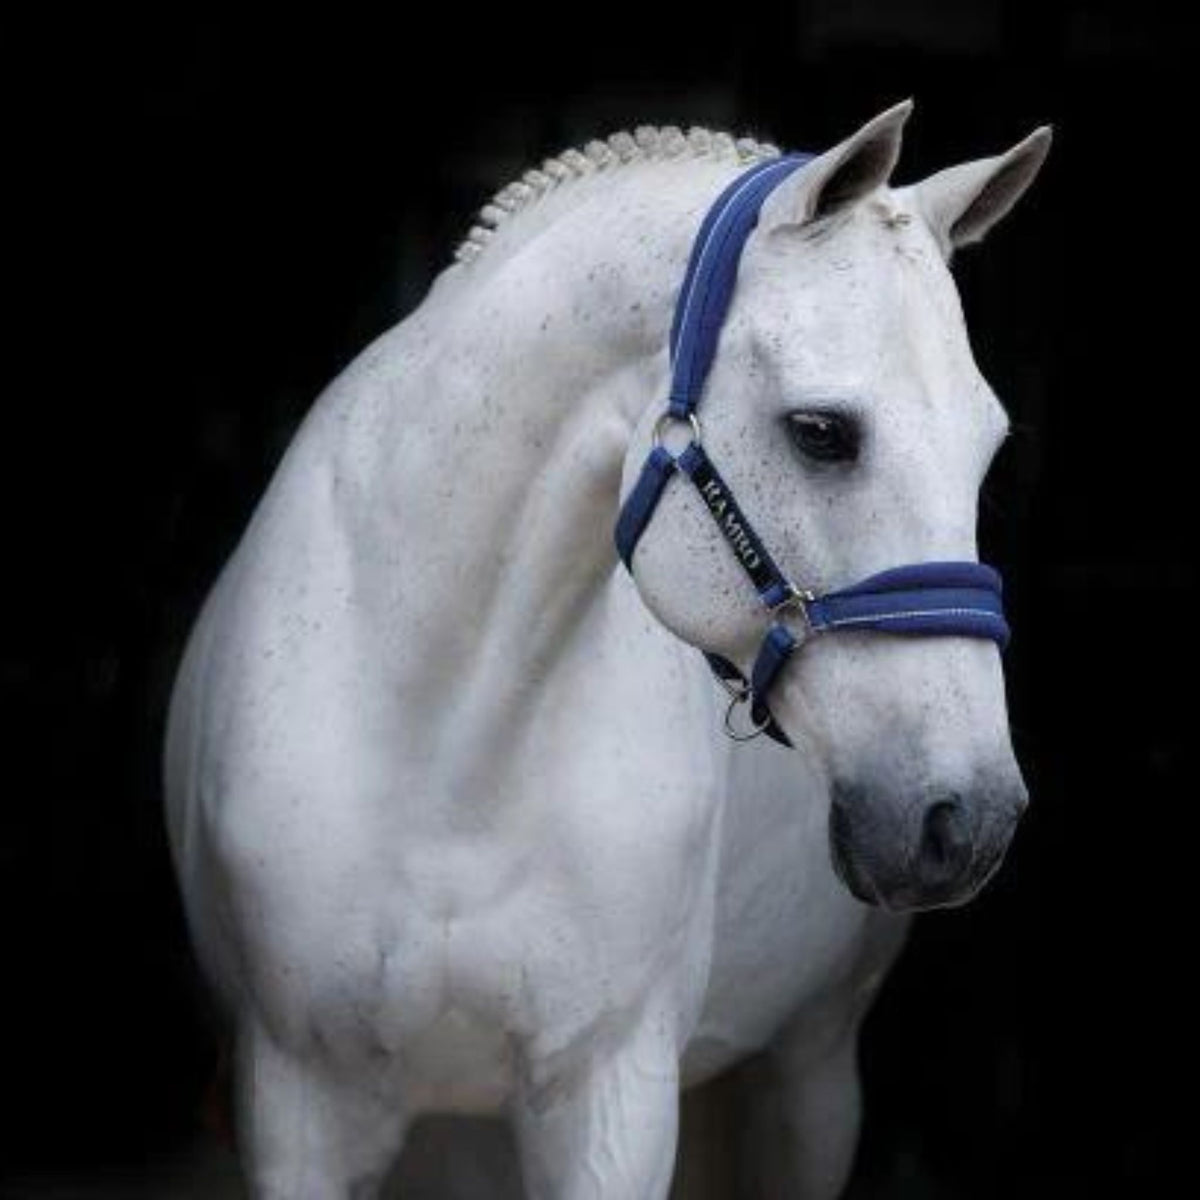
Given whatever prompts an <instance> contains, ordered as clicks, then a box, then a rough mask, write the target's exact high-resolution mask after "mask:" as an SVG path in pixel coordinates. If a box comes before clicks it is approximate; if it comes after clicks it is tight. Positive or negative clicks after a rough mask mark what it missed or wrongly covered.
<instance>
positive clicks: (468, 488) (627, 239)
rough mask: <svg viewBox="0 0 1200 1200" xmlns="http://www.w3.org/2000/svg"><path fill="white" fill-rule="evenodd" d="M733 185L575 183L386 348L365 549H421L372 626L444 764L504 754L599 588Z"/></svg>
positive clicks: (703, 175) (703, 169)
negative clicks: (711, 211) (677, 319)
mask: <svg viewBox="0 0 1200 1200" xmlns="http://www.w3.org/2000/svg"><path fill="white" fill-rule="evenodd" d="M735 170H736V165H735V164H732V163H728V162H726V163H712V162H694V163H689V164H677V165H673V164H645V165H642V166H640V167H638V168H627V169H625V170H623V171H622V172H619V173H618V174H617V175H614V176H613V177H612V178H611V179H604V178H603V177H597V178H595V179H594V180H589V181H585V182H582V183H580V184H577V185H575V186H576V188H577V189H578V192H579V195H578V196H575V197H563V198H561V199H559V200H558V202H557V203H551V202H548V201H544V202H543V204H544V206H545V207H544V211H541V212H536V213H535V212H530V213H526V214H522V218H521V220H520V221H519V222H514V224H513V227H512V228H511V229H507V230H506V229H502V230H500V231H498V233H497V236H496V238H495V240H494V241H493V244H492V245H491V246H489V248H488V250H487V252H486V253H485V254H484V255H482V256H481V257H480V258H479V259H478V260H477V261H476V262H475V263H473V264H470V265H469V266H466V267H455V268H451V270H450V271H448V272H446V274H445V275H443V277H442V278H441V279H440V280H439V282H438V284H437V286H436V287H435V289H434V290H433V292H432V293H431V295H430V297H429V299H428V300H427V301H426V302H425V304H424V305H423V306H422V308H421V309H420V310H418V312H417V313H416V314H414V317H413V318H412V319H411V320H410V322H407V323H406V325H405V326H402V327H401V330H400V331H398V332H399V361H398V363H397V365H396V374H397V375H398V376H399V379H398V382H397V383H396V384H395V390H396V392H397V396H398V397H399V398H398V399H394V400H392V401H391V402H390V403H389V404H388V406H387V408H386V415H385V418H384V426H385V427H384V428H382V429H380V428H379V427H378V426H376V427H375V428H372V429H371V431H370V434H369V439H368V440H370V441H371V442H372V443H373V445H374V446H375V447H377V448H378V450H379V457H378V460H377V462H378V465H377V470H376V471H375V472H374V473H373V477H372V486H371V489H370V494H368V495H367V496H366V497H365V510H366V511H368V512H370V513H372V514H374V518H373V519H374V520H375V521H376V527H375V529H374V530H373V531H371V532H370V533H369V534H368V535H366V536H367V537H368V538H391V539H393V540H395V537H396V532H395V528H394V526H395V525H396V524H398V525H399V526H400V528H401V529H402V530H405V531H409V532H410V533H411V532H412V531H414V530H416V531H420V535H419V538H418V540H419V541H420V543H421V553H420V554H419V555H418V556H416V557H414V556H412V555H402V556H401V557H400V558H399V559H398V561H397V562H396V564H395V565H396V567H397V568H398V569H397V570H396V571H394V572H393V575H392V577H391V578H390V579H388V580H387V582H386V585H385V588H384V590H385V592H386V594H387V598H386V600H385V601H384V602H383V605H382V608H381V612H382V613H384V614H386V616H385V619H386V620H389V621H391V622H392V624H393V625H395V624H396V623H397V618H396V617H395V614H400V617H399V619H398V623H399V625H400V626H401V628H400V629H399V630H398V631H395V630H393V631H392V632H393V633H394V634H395V636H397V637H398V638H399V639H400V640H399V642H398V643H397V653H396V655H395V669H396V671H397V672H398V673H399V675H400V680H399V682H400V685H401V687H402V689H403V691H404V692H405V694H409V695H413V696H417V697H420V710H421V711H420V713H417V714H413V719H414V721H415V724H414V725H413V729H414V736H416V737H420V738H422V739H423V740H425V741H426V742H428V738H429V735H430V734H431V733H432V734H434V735H435V736H436V735H437V734H439V733H445V729H444V728H441V729H439V728H438V727H437V725H438V722H439V720H440V721H442V722H444V721H445V716H444V714H446V713H450V712H452V713H453V726H454V732H453V738H454V741H453V745H454V747H455V754H456V756H457V757H458V759H459V760H460V761H463V760H465V759H469V758H471V757H472V755H471V753H470V747H471V743H472V739H474V740H475V741H476V743H477V745H478V749H479V754H478V755H477V756H476V757H477V758H479V759H480V760H481V761H486V760H487V759H488V758H489V756H490V755H491V754H493V753H494V747H495V745H496V744H497V739H504V738H507V737H511V736H512V734H513V728H512V726H513V723H514V722H517V721H520V720H521V719H522V714H523V713H527V712H528V711H529V710H530V708H531V704H530V703H529V701H530V699H531V697H530V695H529V692H530V691H531V689H535V688H537V687H539V686H541V685H542V684H543V683H544V681H545V680H546V678H547V677H548V675H549V673H550V672H551V671H552V670H553V669H554V664H555V660H556V657H557V656H558V655H560V654H562V653H564V652H565V650H566V649H567V647H568V646H569V644H570V641H571V636H572V633H573V631H574V630H575V629H576V628H577V627H578V625H579V623H580V621H581V619H582V618H583V616H584V615H585V614H586V613H587V612H588V611H589V609H590V607H591V605H592V603H593V601H594V600H595V598H596V596H597V594H598V592H599V591H600V589H601V587H602V585H603V584H604V583H605V581H606V580H608V579H610V578H611V577H612V575H613V572H614V569H615V567H616V565H617V560H616V555H615V551H614V548H613V541H612V528H613V522H614V520H615V517H616V511H617V506H618V499H619V489H620V476H621V469H622V464H623V461H624V458H625V454H626V450H627V448H628V444H629V439H630V434H631V431H632V429H633V426H634V425H635V423H636V422H637V421H638V419H639V418H640V417H641V416H642V414H643V412H644V411H645V410H646V408H647V407H648V406H650V405H652V404H653V403H654V402H655V401H656V400H658V401H661V400H662V399H663V396H664V390H663V389H664V384H665V363H666V360H665V351H664V346H665V341H666V336H667V330H668V327H669V323H670V316H671V306H672V302H673V299H674V295H675V293H676V291H677V289H678V286H679V281H680V279H681V278H682V274H683V270H684V266H685V264H686V255H687V250H688V246H689V244H690V240H691V238H692V236H693V235H694V233H695V229H696V227H697V225H698V223H699V221H700V218H701V216H702V213H703V210H704V208H705V207H706V205H707V203H708V202H709V201H710V200H711V198H712V196H713V195H714V194H715V193H716V191H717V190H718V189H719V187H720V186H721V184H722V183H723V182H724V181H725V180H727V179H728V178H730V177H731V176H732V174H733V173H734V171H735ZM556 199H558V198H556ZM381 498H382V500H383V502H382V503H380V500H381ZM434 531H436V532H434ZM406 638H407V639H410V640H409V642H408V644H405V641H404V639H406ZM438 714H443V715H442V716H441V717H439V715H438ZM431 724H432V725H433V726H434V728H430V725H431ZM499 744H503V743H502V742H501V743H499Z"/></svg>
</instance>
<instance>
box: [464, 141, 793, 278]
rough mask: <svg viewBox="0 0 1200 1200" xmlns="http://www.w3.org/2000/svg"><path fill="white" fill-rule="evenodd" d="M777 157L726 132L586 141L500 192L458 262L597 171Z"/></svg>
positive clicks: (469, 259) (480, 218)
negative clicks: (648, 164)
mask: <svg viewBox="0 0 1200 1200" xmlns="http://www.w3.org/2000/svg"><path fill="white" fill-rule="evenodd" d="M779 153H780V151H779V148H778V147H777V146H773V145H771V144H770V143H769V142H758V141H755V140H754V139H753V138H748V137H743V138H737V139H734V138H733V137H731V136H730V135H729V134H727V133H716V132H714V131H712V130H711V129H701V128H699V127H695V126H694V127H693V128H691V129H689V130H688V131H687V133H686V134H685V133H684V132H683V131H682V130H680V129H679V128H678V127H676V126H674V125H664V126H655V125H639V126H638V127H637V129H635V130H634V131H633V133H626V132H621V133H614V134H612V135H611V136H610V137H608V138H606V139H605V140H604V141H598V140H597V141H591V142H588V144H587V145H586V146H584V147H583V149H582V150H575V149H571V150H564V151H563V152H562V153H561V154H557V155H555V156H554V157H553V158H548V159H546V161H545V162H543V163H542V165H541V167H538V168H534V169H533V170H532V171H526V172H525V174H524V175H522V176H521V178H520V179H515V180H513V181H512V182H511V183H509V184H506V185H505V186H504V187H502V188H501V189H500V190H499V191H498V192H497V193H496V194H495V195H494V196H493V197H492V198H491V200H490V201H488V203H487V204H485V205H484V206H483V207H482V208H481V209H480V210H479V215H478V217H477V218H476V224H474V225H473V226H472V227H471V230H470V232H469V233H468V234H467V236H466V238H465V239H464V240H463V241H462V242H460V243H459V245H458V248H457V249H456V250H455V251H454V257H455V258H456V259H457V260H458V261H459V262H461V263H469V262H472V261H474V260H475V259H476V258H478V257H479V255H480V254H481V253H482V252H483V248H484V247H485V246H486V245H487V244H488V242H489V241H490V240H491V237H492V234H493V233H494V232H495V231H496V230H497V229H498V228H499V227H500V226H501V225H504V224H505V223H506V222H508V221H510V220H511V219H512V218H513V217H514V216H516V215H517V214H518V213H520V212H524V210H525V209H527V208H530V207H531V206H532V205H534V204H536V203H537V202H538V201H539V200H540V199H541V198H542V197H543V196H545V195H547V194H548V193H550V192H552V191H557V190H558V189H559V188H560V187H561V186H562V185H563V184H565V183H570V182H572V181H574V180H576V179H582V178H584V177H585V176H588V175H594V174H596V173H597V172H601V171H612V170H616V169H618V168H620V167H622V166H625V165H626V164H628V163H636V162H669V161H675V160H681V159H698V158H707V159H717V160H728V161H730V162H733V163H736V164H738V165H739V166H750V165H752V164H753V163H756V162H761V161H762V160H763V159H767V158H777V157H778V156H779Z"/></svg>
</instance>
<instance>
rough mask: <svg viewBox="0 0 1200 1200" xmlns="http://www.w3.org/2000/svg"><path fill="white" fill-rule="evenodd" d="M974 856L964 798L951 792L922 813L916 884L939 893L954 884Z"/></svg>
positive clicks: (972, 839)
mask: <svg viewBox="0 0 1200 1200" xmlns="http://www.w3.org/2000/svg"><path fill="white" fill-rule="evenodd" d="M974 854H975V846H974V838H973V836H972V829H971V821H970V816H969V814H968V812H967V806H966V805H965V804H964V803H963V798H962V796H960V795H959V794H958V793H957V792H951V793H949V794H948V795H946V796H943V797H941V798H939V799H937V800H935V801H934V802H933V803H932V804H930V805H929V807H928V808H927V809H926V810H925V816H924V818H923V820H922V823H921V837H920V842H919V844H918V847H917V854H916V862H915V864H914V865H915V867H916V875H917V880H918V882H919V883H920V884H921V885H922V886H923V887H926V888H929V889H931V890H934V891H938V890H940V889H942V888H945V887H947V886H949V885H951V884H953V883H954V882H955V881H956V880H958V879H959V878H960V877H961V876H962V875H963V873H964V872H965V871H966V870H967V868H968V867H969V866H970V865H971V860H972V858H973V857H974Z"/></svg>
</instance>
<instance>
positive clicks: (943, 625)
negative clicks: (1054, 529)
mask: <svg viewBox="0 0 1200 1200" xmlns="http://www.w3.org/2000/svg"><path fill="white" fill-rule="evenodd" d="M812 157H813V156H812V155H811V154H789V155H785V156H783V157H780V158H774V159H769V160H767V161H766V162H761V163H758V164H756V165H755V166H753V167H751V168H750V169H749V170H748V171H745V172H744V173H743V174H741V175H739V176H738V178H737V179H735V180H734V181H733V182H732V183H731V184H730V185H729V186H728V187H727V188H726V189H725V191H723V192H722V193H721V195H720V196H719V197H718V198H717V200H716V202H715V203H714V204H713V206H712V208H710V209H709V211H708V214H707V215H706V216H705V218H704V222H703V224H702V225H701V226H700V231H699V233H698V234H697V235H696V240H695V242H694V243H693V244H692V252H691V257H690V259H689V261H688V268H687V274H686V275H685V276H684V280H683V286H682V288H681V289H680V292H679V298H678V300H677V301H676V305H675V318H674V321H673V322H672V325H671V338H670V347H669V348H670V357H671V392H670V396H669V398H668V403H667V409H666V411H665V412H664V413H663V414H662V416H661V417H659V419H658V422H657V423H656V425H655V427H654V439H653V441H654V445H653V448H652V449H651V451H650V454H649V456H648V457H647V459H646V462H645V465H644V466H643V467H642V472H641V475H640V476H639V477H638V480H637V483H636V484H635V485H634V487H633V490H632V491H631V492H630V493H629V496H628V497H627V499H626V501H625V503H624V505H623V506H622V508H621V513H620V516H619V517H618V519H617V527H616V543H617V551H618V553H619V554H620V556H621V560H622V561H623V562H624V563H625V566H626V567H628V568H629V569H630V570H632V564H633V552H634V550H635V549H636V547H637V544H638V540H639V538H640V537H641V536H642V534H643V533H644V532H645V529H646V526H647V525H648V524H649V523H650V518H651V517H652V516H653V515H654V510H655V508H656V507H657V506H658V502H659V500H660V499H661V498H662V495H663V492H664V491H665V490H666V487H667V484H668V483H669V482H670V481H671V479H672V477H673V476H674V475H676V474H677V473H679V474H683V475H685V476H687V478H689V479H690V480H691V481H692V483H693V484H695V486H696V488H697V490H698V491H699V493H700V496H701V499H702V500H703V501H704V504H705V507H706V508H707V509H708V511H709V513H710V514H711V515H712V517H713V519H714V520H715V521H716V523H717V527H718V528H719V529H720V530H721V533H722V534H723V535H724V537H725V541H726V543H727V544H728V545H729V546H730V548H731V549H732V550H733V553H734V555H735V556H736V558H737V560H738V562H739V563H740V564H741V566H742V569H743V570H744V571H745V572H746V574H747V575H748V576H749V577H750V581H751V583H752V584H753V585H754V589H755V591H756V592H757V593H758V598H759V599H760V600H761V601H762V603H763V606H764V607H765V608H766V610H767V612H768V614H769V615H770V617H771V624H770V626H769V627H768V629H767V632H766V635H765V636H764V637H763V640H762V644H761V645H760V647H759V650H758V654H757V655H756V657H755V660H754V665H753V667H752V668H751V672H750V679H749V681H747V680H746V679H745V677H744V676H743V675H742V673H741V672H740V671H739V670H738V669H737V667H735V666H734V665H733V663H731V662H730V661H729V660H728V659H726V658H723V657H721V656H720V655H718V654H710V653H706V654H705V657H706V658H707V659H708V663H709V666H710V667H711V668H712V670H713V673H714V674H715V675H716V677H717V679H718V681H720V682H721V684H722V686H724V687H725V689H726V690H727V691H728V692H729V694H730V697H731V700H730V705H729V709H728V711H727V712H726V716H725V728H726V731H727V732H728V733H729V734H730V735H731V736H732V737H734V738H737V739H738V740H746V739H748V738H751V737H755V736H757V735H758V734H759V733H764V732H765V733H767V734H769V735H770V736H771V737H773V738H774V739H775V740H776V741H779V742H782V743H783V744H785V745H789V744H790V743H789V742H788V740H787V737H786V735H785V734H784V732H783V730H782V729H780V728H779V726H778V725H777V724H776V723H775V721H774V719H773V718H772V716H771V712H770V709H769V708H768V707H767V697H768V696H769V694H770V692H771V688H772V687H773V686H774V684H775V682H776V680H777V679H778V678H779V674H780V672H781V671H782V669H783V667H784V665H785V664H786V663H787V662H788V660H789V659H790V658H791V656H792V654H793V653H794V652H795V651H796V650H797V649H798V648H799V646H800V645H801V644H802V642H803V641H807V639H808V637H809V636H811V635H814V634H817V633H822V632H826V631H836V630H843V629H849V630H871V631H875V632H879V633H891V634H910V635H912V634H937V635H948V636H957V637H975V638H987V639H990V640H991V641H993V642H995V643H996V644H997V645H998V646H1000V647H1001V648H1003V647H1004V646H1005V645H1006V644H1007V642H1008V637H1009V629H1008V623H1007V622H1006V621H1005V619H1004V610H1003V605H1002V602H1001V582H1000V575H999V573H998V572H996V571H995V570H993V569H992V568H991V567H988V566H984V565H983V564H982V563H977V562H926V563H915V564H912V565H910V566H903V567H895V568H893V569H891V570H889V571H883V572H881V573H880V574H878V575H872V576H870V577H869V578H867V579H864V580H863V581H862V582H860V583H856V584H853V585H851V586H850V587H846V588H841V589H839V590H838V591H835V592H826V593H825V594H824V595H820V596H818V595H816V594H815V593H813V592H812V591H810V590H809V589H807V588H803V587H798V586H797V585H796V584H795V583H793V582H792V581H791V580H790V579H789V578H788V576H787V575H785V574H784V573H783V572H782V571H781V570H780V569H779V567H778V565H777V564H776V562H775V560H774V559H773V558H772V557H771V555H770V553H769V552H768V551H767V548H766V546H764V545H763V543H762V540H761V539H760V538H759V536H758V534H757V533H755V531H754V527H753V525H751V524H750V522H749V521H748V520H747V519H746V516H745V514H744V513H743V512H742V510H741V508H740V507H739V506H738V503H737V501H736V500H735V499H734V497H733V493H732V492H731V491H730V489H729V485H728V484H727V483H726V482H725V480H724V479H722V478H721V474H720V472H719V471H718V470H717V468H716V466H715V465H714V464H713V462H712V460H711V459H710V458H709V457H708V454H707V453H706V452H705V450H704V446H703V444H702V433H701V428H700V420H699V418H698V417H697V415H696V408H697V406H698V404H699V402H700V398H701V396H702V394H703V391H704V384H705V381H706V379H707V378H708V372H709V370H710V368H711V367H712V361H713V357H714V355H715V354H716V349H717V340H718V338H719V337H720V334H721V327H722V325H723V324H724V321H725V314H726V313H727V312H728V310H729V304H730V301H731V299H732V297H733V288H734V284H735V282H736V280H737V271H738V265H739V263H740V262H741V256H742V248H743V246H744V245H745V244H746V239H747V238H748V237H749V236H750V232H751V230H752V229H753V228H754V226H755V225H756V224H757V222H758V215H759V211H760V209H761V208H762V204H763V201H764V200H765V199H766V198H767V196H768V195H769V194H770V193H771V192H772V191H773V190H774V188H775V187H777V186H778V185H779V184H780V183H781V182H782V181H783V180H784V179H785V178H787V176H789V175H790V174H792V172H793V171H796V170H798V169H799V168H800V167H802V166H803V165H804V164H805V163H807V162H809V161H810V160H811V159H812ZM678 422H684V423H686V424H687V425H688V426H689V427H690V431H691V441H690V443H689V444H688V446H687V447H686V448H685V449H684V450H683V451H682V452H681V453H680V454H678V455H675V454H672V453H671V451H670V450H668V449H667V448H666V446H665V445H664V444H663V435H664V433H665V430H666V428H667V427H668V426H669V425H671V424H674V423H678ZM788 609H794V610H796V611H797V612H798V613H800V615H801V616H802V617H803V620H804V625H805V629H806V632H805V634H804V636H803V638H802V639H797V637H796V636H795V635H794V634H793V633H792V631H791V630H790V629H788V628H787V626H786V625H784V624H783V623H782V621H780V620H779V616H780V614H782V613H783V612H785V611H786V610H788ZM740 703H749V704H750V712H751V719H752V721H753V728H752V729H751V731H750V732H749V733H739V732H738V731H737V730H735V729H734V727H733V724H732V715H733V711H734V708H735V707H736V706H737V705H738V704H740Z"/></svg>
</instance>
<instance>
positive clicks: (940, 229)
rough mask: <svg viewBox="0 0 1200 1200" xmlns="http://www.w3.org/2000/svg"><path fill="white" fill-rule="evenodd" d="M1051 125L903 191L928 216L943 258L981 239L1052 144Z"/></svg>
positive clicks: (1022, 188)
mask: <svg viewBox="0 0 1200 1200" xmlns="http://www.w3.org/2000/svg"><path fill="white" fill-rule="evenodd" d="M1050 139H1051V132H1050V126H1049V125H1043V126H1042V127H1041V128H1039V129H1035V130H1034V131H1033V132H1032V133H1031V134H1030V135H1029V136H1028V137H1027V138H1026V139H1025V140H1024V141H1023V142H1018V143H1017V145H1015V146H1014V147H1013V148H1012V149H1011V150H1009V151H1008V153H1007V154H1001V155H998V156H997V157H996V158H981V159H978V160H976V161H975V162H969V163H962V164H961V165H960V166H957V167H950V168H949V169H947V170H945V171H939V172H938V173H937V174H936V175H931V176H930V177H929V178H928V179H925V180H923V181H922V182H920V183H916V184H913V185H912V186H911V187H909V188H905V189H904V191H906V192H907V193H908V194H909V195H910V196H911V197H912V200H913V202H914V206H915V207H916V208H917V210H918V211H919V212H920V213H921V214H922V215H923V216H924V218H925V219H926V221H928V222H929V226H930V228H931V229H932V230H933V232H934V236H935V237H936V238H937V239H938V241H939V243H940V244H941V247H942V253H943V254H945V256H946V257H947V258H949V257H950V255H951V253H952V252H953V251H954V250H956V249H957V248H958V247H959V246H966V245H969V244H970V243H971V242H978V241H980V240H981V239H982V238H983V236H984V235H985V234H986V233H987V232H988V230H989V229H991V227H992V226H993V225H995V224H996V222H997V221H999V220H1000V218H1001V217H1003V216H1005V215H1006V214H1007V213H1008V211H1009V209H1011V208H1012V206H1013V205H1014V204H1016V202H1017V201H1018V200H1020V198H1021V196H1022V195H1023V194H1024V192H1025V189H1026V188H1027V187H1029V185H1030V184H1031V183H1032V182H1033V181H1034V178H1035V177H1036V176H1037V173H1038V171H1039V170H1040V169H1041V165H1042V163H1043V162H1044V161H1045V158H1046V153H1047V151H1049V149H1050Z"/></svg>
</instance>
